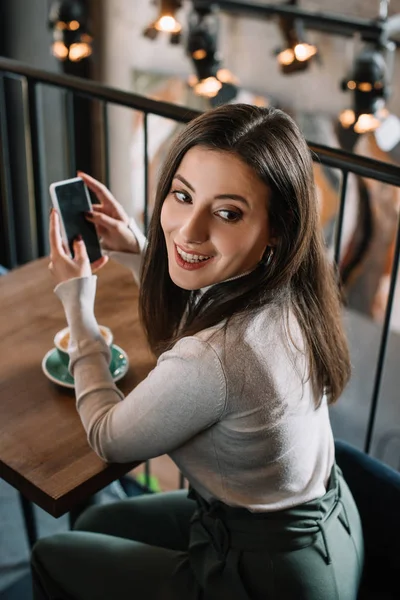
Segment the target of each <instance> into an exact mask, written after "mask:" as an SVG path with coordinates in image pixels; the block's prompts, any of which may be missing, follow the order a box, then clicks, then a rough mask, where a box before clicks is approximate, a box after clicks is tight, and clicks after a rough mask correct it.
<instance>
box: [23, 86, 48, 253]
mask: <svg viewBox="0 0 400 600" xmlns="http://www.w3.org/2000/svg"><path fill="white" fill-rule="evenodd" d="M36 85H37V83H36V81H34V80H33V79H25V80H24V81H23V85H22V91H23V98H24V111H25V123H26V125H27V127H26V130H25V131H26V133H25V146H26V163H27V179H28V193H29V213H30V222H31V236H32V237H31V239H32V246H33V248H32V249H33V254H34V255H36V256H44V255H45V254H46V251H47V246H46V239H47V214H46V212H47V211H46V209H45V207H44V204H45V202H44V195H43V189H42V188H43V186H42V177H41V175H42V174H41V163H40V161H41V156H42V155H44V144H43V140H42V139H41V137H40V131H39V123H40V121H41V119H40V113H39V108H38V101H37V100H38V98H37V87H36Z"/></svg>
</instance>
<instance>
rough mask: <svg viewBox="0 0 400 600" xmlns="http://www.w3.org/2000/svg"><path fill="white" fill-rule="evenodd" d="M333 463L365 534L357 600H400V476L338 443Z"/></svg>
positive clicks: (355, 450)
mask: <svg viewBox="0 0 400 600" xmlns="http://www.w3.org/2000/svg"><path fill="white" fill-rule="evenodd" d="M335 446H336V461H337V464H338V465H339V467H340V468H341V469H342V471H343V475H344V478H345V479H346V481H347V484H348V486H349V488H350V490H351V492H352V494H353V496H354V499H355V501H356V504H357V506H358V510H359V512H360V517H361V521H362V525H363V531H364V543H365V566H364V573H363V578H362V582H361V587H360V592H359V596H358V598H359V600H395V599H396V600H398V599H399V598H400V579H399V573H400V473H398V472H397V471H395V470H394V469H392V468H390V467H388V466H386V465H384V464H383V463H382V462H380V461H379V460H377V459H375V458H372V457H370V456H368V455H367V454H365V453H364V452H361V451H360V450H357V449H356V448H354V447H353V446H350V444H347V443H346V442H342V441H340V440H337V441H336V442H335Z"/></svg>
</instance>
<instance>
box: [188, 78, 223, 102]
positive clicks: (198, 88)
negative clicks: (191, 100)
mask: <svg viewBox="0 0 400 600" xmlns="http://www.w3.org/2000/svg"><path fill="white" fill-rule="evenodd" d="M191 81H194V80H193V79H191ZM189 83H190V80H189ZM221 88H222V83H221V82H220V81H218V79H217V78H216V77H207V78H206V79H201V80H200V81H199V80H197V82H196V83H194V85H193V89H194V92H195V94H197V96H204V97H206V98H214V96H216V95H217V94H218V92H219V90H220V89H221Z"/></svg>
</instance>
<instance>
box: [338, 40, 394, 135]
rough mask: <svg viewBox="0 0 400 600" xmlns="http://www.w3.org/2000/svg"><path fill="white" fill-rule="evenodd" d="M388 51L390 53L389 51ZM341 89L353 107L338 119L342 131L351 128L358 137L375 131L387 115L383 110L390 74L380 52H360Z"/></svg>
mask: <svg viewBox="0 0 400 600" xmlns="http://www.w3.org/2000/svg"><path fill="white" fill-rule="evenodd" d="M390 45H392V44H390ZM393 46H394V45H393ZM388 50H389V51H392V48H391V47H390V48H388ZM341 85H342V90H343V91H351V92H352V93H353V107H352V108H349V109H346V110H344V111H342V112H341V113H340V115H339V121H340V124H341V125H342V127H343V128H345V129H348V128H350V127H351V128H353V130H354V131H355V133H359V134H361V133H367V132H370V131H375V130H376V129H377V128H378V127H379V126H380V125H381V123H382V121H383V120H384V119H385V118H386V117H387V116H388V114H389V113H388V111H387V109H386V100H387V98H388V96H389V73H388V67H387V63H386V60H385V57H384V55H383V49H381V48H376V47H366V48H365V49H364V50H362V52H361V53H360V54H359V55H358V56H357V57H356V59H355V61H354V66H353V70H352V72H351V74H350V75H349V76H348V77H346V78H345V79H344V80H343V81H342V84H341Z"/></svg>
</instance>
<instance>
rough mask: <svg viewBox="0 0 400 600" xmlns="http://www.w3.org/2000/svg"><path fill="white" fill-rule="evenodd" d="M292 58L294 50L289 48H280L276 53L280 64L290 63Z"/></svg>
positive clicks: (293, 57)
mask: <svg viewBox="0 0 400 600" xmlns="http://www.w3.org/2000/svg"><path fill="white" fill-rule="evenodd" d="M294 59H295V56H294V52H293V50H292V49H291V48H286V50H282V52H279V54H278V62H279V64H281V65H291V64H292V62H293V61H294Z"/></svg>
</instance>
